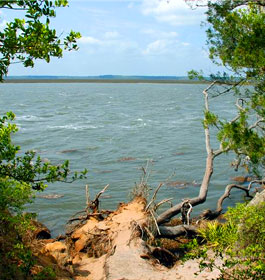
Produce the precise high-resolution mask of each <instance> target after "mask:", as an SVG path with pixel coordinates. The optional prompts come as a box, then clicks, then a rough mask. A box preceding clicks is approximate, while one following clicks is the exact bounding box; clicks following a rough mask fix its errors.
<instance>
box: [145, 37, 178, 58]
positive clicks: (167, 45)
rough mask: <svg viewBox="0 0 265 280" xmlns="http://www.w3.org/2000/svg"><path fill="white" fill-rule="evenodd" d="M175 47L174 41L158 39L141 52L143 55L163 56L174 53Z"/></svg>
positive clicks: (175, 42)
mask: <svg viewBox="0 0 265 280" xmlns="http://www.w3.org/2000/svg"><path fill="white" fill-rule="evenodd" d="M176 45H177V41H176V40H167V39H159V40H156V41H153V42H151V43H149V44H148V45H147V47H146V48H145V49H144V50H143V51H142V54H143V55H165V54H167V53H172V52H173V53H174V51H175V48H176Z"/></svg>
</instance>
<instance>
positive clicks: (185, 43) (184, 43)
mask: <svg viewBox="0 0 265 280" xmlns="http://www.w3.org/2000/svg"><path fill="white" fill-rule="evenodd" d="M181 45H183V46H189V45H190V43H187V42H182V43H181Z"/></svg>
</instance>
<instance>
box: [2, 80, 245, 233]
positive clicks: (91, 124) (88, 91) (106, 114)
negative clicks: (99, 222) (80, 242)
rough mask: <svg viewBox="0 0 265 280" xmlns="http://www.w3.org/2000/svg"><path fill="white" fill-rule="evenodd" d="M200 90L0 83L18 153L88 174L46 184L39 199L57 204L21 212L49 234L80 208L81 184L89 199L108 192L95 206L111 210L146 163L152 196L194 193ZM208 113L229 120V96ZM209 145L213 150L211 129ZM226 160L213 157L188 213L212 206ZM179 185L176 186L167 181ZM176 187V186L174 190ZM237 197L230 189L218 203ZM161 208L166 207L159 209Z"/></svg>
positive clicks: (198, 170) (227, 173) (225, 179)
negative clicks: (203, 189) (203, 192)
mask: <svg viewBox="0 0 265 280" xmlns="http://www.w3.org/2000/svg"><path fill="white" fill-rule="evenodd" d="M204 87H205V85H192V84H100V83H98V84H52V83H50V84H1V85H0V114H1V115H3V114H4V113H5V112H7V111H13V112H14V113H15V114H16V124H17V125H18V127H19V132H18V133H17V134H16V135H15V136H14V138H13V139H14V141H15V143H16V144H18V145H20V146H21V149H22V152H24V151H26V150H29V149H34V150H35V151H37V154H39V155H40V156H41V157H42V158H44V159H46V158H47V159H49V160H51V162H52V163H54V164H58V163H60V162H63V161H64V160H65V159H69V160H70V166H71V169H72V170H73V171H75V170H82V169H83V168H87V169H88V174H87V179H85V180H82V181H76V182H74V183H72V184H64V183H56V184H51V185H49V187H48V188H47V189H46V190H45V192H44V194H60V195H62V197H61V198H58V199H44V198H40V197H39V198H36V200H35V203H34V204H31V205H29V207H28V211H32V212H37V213H38V214H39V220H40V221H41V222H44V223H45V224H46V225H47V226H48V227H49V228H50V229H51V230H52V233H53V234H54V235H56V234H59V233H62V232H63V231H64V225H65V223H66V221H67V220H68V219H69V218H70V216H71V215H73V214H74V213H75V212H77V211H79V210H82V209H84V207H85V201H86V197H85V185H86V184H88V185H89V188H90V195H91V197H93V196H94V195H95V194H96V193H97V192H99V191H100V190H101V189H102V188H103V187H104V186H105V185H106V184H109V185H110V186H109V188H108V190H107V192H106V193H105V195H104V196H103V197H102V200H101V205H100V206H101V208H103V209H115V208H116V207H117V204H118V203H119V202H122V201H128V199H129V193H130V192H131V190H132V189H133V187H134V186H135V183H137V182H139V181H140V178H141V175H142V172H141V167H145V166H146V164H147V162H149V171H150V176H149V179H148V183H149V185H150V188H151V189H153V190H154V189H155V188H156V186H158V185H159V183H160V182H165V185H164V186H163V187H162V188H161V190H160V192H159V195H158V199H164V198H173V203H177V202H179V201H181V199H182V198H188V197H193V196H196V195H197V194H198V192H199V186H198V184H199V183H200V182H201V180H202V177H203V174H204V168H205V159H206V152H205V143H204V131H203V127H202V118H203V102H204V101H203V94H202V90H203V89H204ZM210 106H211V109H212V110H214V111H215V112H217V113H218V115H219V116H221V117H224V118H227V119H230V118H232V117H233V116H234V114H235V109H234V106H233V97H232V96H231V95H226V96H222V97H218V98H216V99H213V100H210ZM211 132H212V135H213V137H212V145H213V147H215V148H217V147H218V146H217V142H216V140H215V137H214V135H215V133H216V131H214V130H212V131H211ZM231 158H232V157H231V156H229V155H225V156H223V155H222V156H220V157H218V158H216V161H215V168H214V175H213V177H212V180H211V185H210V189H209V194H208V199H207V202H206V203H205V204H204V205H201V206H198V207H196V208H195V209H194V211H193V215H195V214H198V213H199V212H200V211H201V210H202V209H205V208H214V207H215V205H216V202H217V199H218V198H219V197H220V195H221V194H222V192H223V190H224V187H225V186H226V184H228V183H230V182H231V177H233V176H237V175H239V174H237V173H235V172H234V171H233V169H231V167H230V164H229V160H231ZM176 181H178V182H179V183H177V184H176V183H175V184H174V183H172V182H176ZM174 185H175V186H174ZM239 200H242V194H241V193H240V192H237V191H234V195H233V196H232V198H231V199H230V200H227V201H226V202H225V206H228V205H233V204H234V203H235V202H236V201H239ZM164 207H166V206H164Z"/></svg>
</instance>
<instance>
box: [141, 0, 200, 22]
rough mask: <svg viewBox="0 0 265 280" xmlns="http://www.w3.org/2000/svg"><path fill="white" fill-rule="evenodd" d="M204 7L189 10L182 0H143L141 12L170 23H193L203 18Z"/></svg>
mask: <svg viewBox="0 0 265 280" xmlns="http://www.w3.org/2000/svg"><path fill="white" fill-rule="evenodd" d="M203 12H204V9H203V8H200V9H197V10H191V8H190V7H189V6H188V5H187V4H186V3H185V1H184V0H170V1H169V0H143V3H142V13H143V14H144V15H146V16H150V15H151V16H153V17H155V19H156V20H158V21H160V22H166V23H168V24H170V25H193V24H199V23H200V22H201V21H202V20H203Z"/></svg>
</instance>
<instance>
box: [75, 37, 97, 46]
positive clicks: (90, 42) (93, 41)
mask: <svg viewBox="0 0 265 280" xmlns="http://www.w3.org/2000/svg"><path fill="white" fill-rule="evenodd" d="M78 42H79V43H81V44H87V45H98V44H100V43H101V41H100V40H99V39H96V38H94V37H91V36H82V37H81V38H80V39H79V40H78Z"/></svg>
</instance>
